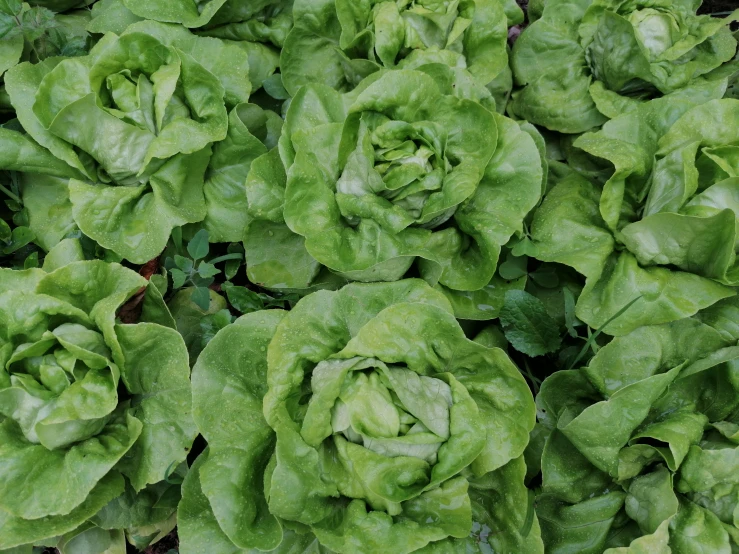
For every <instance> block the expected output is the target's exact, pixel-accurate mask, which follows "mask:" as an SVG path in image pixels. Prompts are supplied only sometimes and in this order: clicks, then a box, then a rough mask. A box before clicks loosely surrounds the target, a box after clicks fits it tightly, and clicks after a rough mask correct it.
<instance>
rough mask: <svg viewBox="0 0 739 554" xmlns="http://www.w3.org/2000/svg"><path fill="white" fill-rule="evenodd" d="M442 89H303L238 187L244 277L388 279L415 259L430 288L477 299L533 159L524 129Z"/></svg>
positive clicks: (520, 208)
mask: <svg viewBox="0 0 739 554" xmlns="http://www.w3.org/2000/svg"><path fill="white" fill-rule="evenodd" d="M452 91H453V87H452V86H451V85H450V83H449V82H445V81H444V80H443V79H435V78H433V77H432V76H430V75H429V74H427V73H424V72H422V71H415V70H395V71H388V72H384V73H376V74H374V75H372V76H370V77H368V78H367V79H366V80H365V81H364V82H363V83H362V85H361V86H360V87H358V88H356V89H355V90H354V91H352V92H350V93H345V94H341V93H339V92H337V91H335V90H333V89H332V88H330V87H327V86H325V85H307V86H305V87H303V88H302V89H301V90H300V92H299V93H298V94H297V96H296V97H295V98H293V99H292V102H291V104H290V108H289V110H288V113H287V118H286V122H285V126H284V127H283V131H282V135H281V137H280V142H279V148H277V149H273V150H272V151H270V152H269V153H267V154H265V155H264V156H261V157H260V158H258V159H257V160H255V161H254V162H253V163H252V166H251V170H250V172H249V176H248V178H247V181H246V188H247V198H248V203H249V222H248V227H247V231H246V234H245V238H244V246H245V249H246V260H247V273H248V276H249V279H250V280H251V281H252V282H255V283H260V284H262V285H264V286H267V287H271V288H295V289H305V288H309V287H311V286H314V285H315V284H316V283H317V282H320V281H321V279H323V276H324V274H325V270H323V269H322V268H327V269H328V270H331V271H332V272H333V273H335V274H338V275H340V276H342V277H343V278H347V279H351V280H358V281H382V280H385V281H393V280H397V279H400V278H401V277H402V276H403V275H404V274H405V273H406V272H407V271H408V270H409V268H410V267H411V266H412V265H413V264H414V262H417V264H418V269H419V271H420V272H421V274H422V276H423V277H424V278H425V279H426V280H427V281H428V282H430V283H432V284H436V283H439V284H440V285H442V286H444V287H447V288H449V289H453V290H458V291H475V290H480V289H482V288H484V287H485V286H486V285H487V284H488V283H489V282H490V280H491V278H492V277H493V275H494V273H495V269H496V266H497V261H498V256H499V254H500V250H501V246H502V245H503V244H505V243H506V242H508V240H509V239H510V237H511V236H512V235H513V234H515V233H517V232H520V231H521V229H522V226H523V219H524V217H525V216H526V214H527V213H528V212H529V211H530V210H531V209H532V208H533V207H534V206H535V205H536V203H537V202H538V199H539V197H540V195H541V187H542V162H541V156H540V154H539V150H538V149H537V146H536V142H535V139H534V137H532V135H530V134H529V133H528V132H527V131H526V130H524V129H523V128H522V127H521V126H519V125H518V124H517V123H515V122H513V121H511V120H510V119H508V118H505V117H503V116H500V115H498V114H495V113H493V112H490V111H488V110H487V109H485V108H484V107H483V106H481V105H480V104H478V103H476V102H474V101H472V100H468V99H465V98H458V97H457V96H455V95H453V94H452Z"/></svg>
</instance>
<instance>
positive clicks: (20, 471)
mask: <svg viewBox="0 0 739 554" xmlns="http://www.w3.org/2000/svg"><path fill="white" fill-rule="evenodd" d="M0 283H1V284H2V293H0V414H1V415H2V421H1V422H0V435H1V436H2V441H0V472H2V475H3V479H2V482H1V484H0V489H1V490H0V548H11V547H14V546H18V545H24V544H39V543H40V542H42V541H43V540H44V539H51V538H53V537H57V536H59V535H64V534H65V533H69V532H74V531H75V530H77V529H78V528H79V527H80V526H84V525H87V523H86V522H88V521H90V520H93V519H94V518H95V517H98V516H99V517H101V519H98V520H97V523H96V524H95V525H94V526H95V527H97V528H99V529H103V530H108V529H112V530H115V529H119V530H121V529H122V528H126V527H133V526H136V525H143V523H134V520H135V519H136V517H135V515H134V514H131V513H128V514H126V513H125V512H123V511H122V510H123V509H124V506H125V505H126V501H125V500H123V501H119V500H116V499H118V498H119V497H121V495H123V494H124V491H128V492H126V494H128V495H129V498H136V496H137V494H138V493H141V494H142V495H144V496H142V497H141V498H139V500H138V501H139V503H141V504H143V505H147V502H148V503H149V504H148V505H149V506H151V505H153V503H154V500H152V499H151V496H156V491H155V490H154V489H150V488H148V487H149V486H150V485H151V486H158V487H159V488H160V489H161V488H162V487H161V484H159V482H160V481H162V480H164V478H165V477H166V476H167V474H168V473H169V472H171V471H172V469H173V468H174V467H175V466H177V464H179V463H181V462H182V461H184V460H185V457H186V455H187V452H188V451H189V449H190V446H191V444H192V441H193V439H194V438H195V435H196V433H197V430H196V428H195V425H194V422H193V420H192V415H191V391H190V379H189V367H188V360H187V349H186V347H185V344H184V341H183V340H182V337H181V336H180V335H179V334H178V333H177V332H176V331H175V330H174V329H173V328H170V327H168V326H167V325H168V324H171V316H169V314H168V312H167V311H166V308H165V307H164V305H163V303H162V300H161V296H158V293H157V292H156V291H154V290H151V291H149V292H147V293H146V294H147V296H148V297H149V301H150V302H151V303H152V304H151V306H150V307H148V306H147V307H145V308H144V310H143V313H144V317H143V318H142V320H143V321H142V322H141V323H136V324H121V323H116V319H115V318H116V311H117V310H118V309H119V308H120V306H121V305H122V304H123V303H124V302H125V301H126V300H128V299H129V298H130V297H131V296H133V295H134V294H136V293H139V292H140V289H142V287H147V285H148V283H147V281H146V279H144V278H143V277H141V276H140V275H138V274H137V273H135V272H133V271H131V270H128V269H126V268H124V267H122V266H120V265H118V264H112V263H106V262H103V261H89V262H86V261H81V262H72V263H69V264H67V265H64V266H62V267H60V268H58V269H56V270H54V271H52V272H50V273H45V272H44V271H42V270H40V269H36V270H26V271H14V270H10V269H0ZM147 288H148V287H147ZM147 314H149V316H155V315H157V314H158V317H147ZM147 319H154V320H156V321H158V323H154V322H147V321H146V320H147ZM158 484H159V485H158ZM164 488H165V489H166V488H167V487H166V486H165V487H164ZM162 492H163V491H162V490H160V491H159V494H160V495H161V493H162ZM118 502H120V504H118ZM131 503H133V501H131ZM103 508H105V510H103V512H102V515H101V514H100V511H101V510H102V509H103ZM162 511H163V512H166V509H163V510H162ZM171 512H172V510H171V508H170V512H169V513H166V514H162V517H163V518H164V519H166V518H167V517H169V516H170V515H171ZM116 514H117V517H115V516H116ZM149 516H151V517H150V519H149V521H148V522H146V524H155V523H157V522H158V521H159V520H158V519H157V518H156V517H155V516H152V514H151V513H150V514H149ZM121 518H122V519H123V520H124V521H127V522H128V523H124V524H123V525H121V526H120V527H118V526H117V525H116V520H118V521H120V520H121Z"/></svg>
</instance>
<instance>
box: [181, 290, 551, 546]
mask: <svg viewBox="0 0 739 554" xmlns="http://www.w3.org/2000/svg"><path fill="white" fill-rule="evenodd" d="M193 391H194V398H193V402H194V414H195V420H196V423H197V424H198V426H199V429H200V430H201V433H202V434H203V436H204V437H205V438H206V440H207V441H208V448H207V449H206V451H205V452H204V453H203V454H201V456H200V457H199V458H198V459H197V460H196V462H195V463H194V465H193V466H192V468H191V469H190V471H189V473H188V475H187V477H186V480H185V482H184V483H183V499H182V502H181V503H180V507H179V510H178V529H179V536H180V551H181V552H182V553H183V554H192V553H196V552H198V553H199V552H204V551H206V550H207V551H208V552H212V553H214V554H219V553H222V552H250V551H256V550H259V551H274V552H288V551H290V552H307V551H311V552H318V551H320V552H342V553H349V552H352V553H355V552H356V553H372V552H396V553H408V552H487V551H490V550H494V551H496V552H498V551H500V552H531V553H535V552H543V546H542V544H541V542H540V539H539V536H538V523H537V521H536V519H535V517H534V514H533V511H531V512H529V510H528V508H527V506H528V502H527V490H526V488H525V487H524V485H523V476H524V473H525V464H524V462H523V458H522V457H521V453H522V452H523V449H524V447H525V446H526V443H527V442H528V433H529V430H530V429H531V428H532V426H533V418H534V414H533V402H532V399H531V393H530V391H529V390H528V387H527V386H526V384H525V382H524V380H523V378H522V377H521V374H520V373H519V372H518V370H517V369H516V367H515V366H514V365H513V364H512V362H511V361H510V360H509V358H508V357H507V355H506V354H505V353H504V352H503V351H502V350H500V349H498V348H488V347H486V346H483V345H482V344H479V343H477V342H473V341H470V340H468V339H467V338H466V337H465V335H464V333H463V332H462V330H461V328H460V327H459V325H458V323H457V322H456V320H455V319H454V316H453V315H452V313H451V307H450V305H449V303H448V302H447V300H446V299H445V298H444V296H443V295H441V294H440V293H439V292H437V291H435V290H433V289H432V288H430V287H429V286H428V285H427V284H425V283H424V282H423V281H420V280H405V281H400V282H395V283H370V284H366V283H362V284H351V285H347V286H346V287H344V288H343V289H341V290H340V291H338V292H329V291H319V292H315V293H313V294H311V295H309V296H307V297H305V298H303V299H302V300H300V301H299V302H298V303H297V305H296V306H295V307H294V308H293V309H292V310H291V311H290V312H284V311H281V310H265V311H260V312H255V313H251V314H248V315H245V316H242V317H241V318H239V319H238V320H237V321H236V322H235V323H234V324H233V325H229V326H228V327H226V328H224V329H222V330H221V331H220V332H219V333H218V334H217V335H216V336H215V338H213V340H212V341H211V342H210V343H209V344H208V346H206V348H205V350H204V351H203V353H202V354H201V356H200V357H199V359H198V362H197V363H196V365H195V368H194V369H193Z"/></svg>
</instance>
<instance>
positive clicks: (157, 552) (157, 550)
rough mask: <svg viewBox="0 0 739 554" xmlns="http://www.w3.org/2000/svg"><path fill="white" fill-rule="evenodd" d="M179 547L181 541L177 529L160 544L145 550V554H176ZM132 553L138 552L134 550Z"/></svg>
mask: <svg viewBox="0 0 739 554" xmlns="http://www.w3.org/2000/svg"><path fill="white" fill-rule="evenodd" d="M179 546H180V541H179V539H178V538H177V529H175V530H174V531H172V532H171V533H170V534H169V535H167V536H166V537H164V538H163V539H162V540H160V541H159V542H158V543H156V544H154V545H152V546H150V547H149V548H147V549H146V550H144V554H169V553H170V552H172V554H175V553H176V552H177V548H178V547H179ZM131 552H132V553H133V552H138V551H137V550H135V549H134V550H132V551H131Z"/></svg>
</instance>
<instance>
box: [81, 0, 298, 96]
mask: <svg viewBox="0 0 739 554" xmlns="http://www.w3.org/2000/svg"><path fill="white" fill-rule="evenodd" d="M291 7H292V2H291V1H290V0H259V1H256V2H236V1H231V0H229V1H227V2H224V0H211V1H209V2H195V1H194V0H143V1H142V0H101V1H99V2H97V3H95V5H94V6H93V7H92V14H91V15H92V21H91V22H90V25H89V26H88V30H89V31H90V32H94V33H108V32H114V33H117V34H120V33H122V32H123V31H124V30H125V29H126V28H127V27H128V26H130V25H132V24H134V23H139V22H142V21H158V22H162V23H172V24H177V28H180V29H181V27H180V25H184V26H185V27H189V28H191V29H192V31H193V32H196V33H197V34H198V35H204V36H210V37H217V38H220V39H226V40H228V41H229V42H230V44H231V46H236V47H237V48H239V49H240V50H242V51H243V52H244V53H246V55H247V57H248V58H249V71H248V75H249V80H250V81H251V83H252V85H253V87H254V88H255V89H258V88H259V87H261V86H262V84H263V82H264V81H265V80H266V79H267V78H268V77H270V76H271V75H272V74H273V73H274V72H275V70H276V69H277V67H278V66H279V64H280V48H281V47H282V45H283V43H284V41H285V37H286V36H287V33H288V31H289V30H290V28H291V27H292V10H291ZM203 44H204V43H202V42H201V43H199V45H201V46H202V45H203ZM211 55H213V53H212V52H211ZM206 59H207V58H206Z"/></svg>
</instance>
